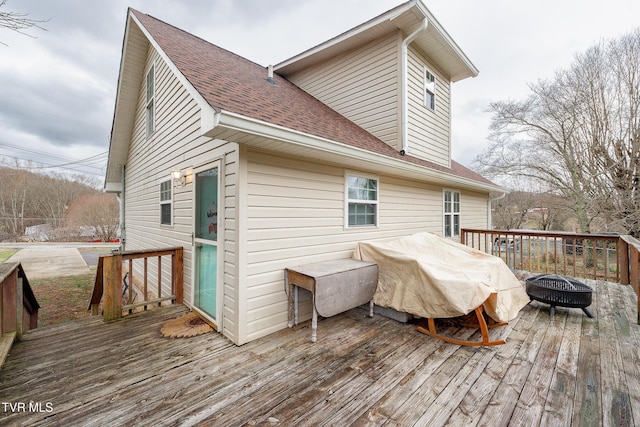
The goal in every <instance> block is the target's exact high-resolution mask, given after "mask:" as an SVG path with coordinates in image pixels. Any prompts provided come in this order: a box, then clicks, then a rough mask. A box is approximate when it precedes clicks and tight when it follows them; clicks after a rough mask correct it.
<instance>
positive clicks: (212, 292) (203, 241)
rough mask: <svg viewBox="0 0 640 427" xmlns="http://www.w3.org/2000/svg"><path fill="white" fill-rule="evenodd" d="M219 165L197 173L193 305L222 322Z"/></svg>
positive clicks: (216, 321) (216, 320) (213, 319)
mask: <svg viewBox="0 0 640 427" xmlns="http://www.w3.org/2000/svg"><path fill="white" fill-rule="evenodd" d="M218 189H219V177H218V167H214V168H211V169H207V170H203V171H201V172H196V174H195V185H194V192H195V212H194V213H195V224H194V228H195V230H194V248H193V249H194V251H193V254H194V261H195V262H194V268H195V271H194V273H195V274H194V284H193V305H194V307H195V308H196V309H198V311H201V312H202V313H203V314H204V315H206V316H207V317H208V318H210V320H212V321H213V322H214V323H215V324H216V325H219V323H218V206H219V200H218V197H219V196H218V194H219V191H218Z"/></svg>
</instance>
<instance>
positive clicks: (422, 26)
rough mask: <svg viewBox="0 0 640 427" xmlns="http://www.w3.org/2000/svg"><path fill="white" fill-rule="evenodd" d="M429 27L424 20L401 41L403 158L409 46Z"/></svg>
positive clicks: (406, 142) (404, 151) (406, 133)
mask: <svg viewBox="0 0 640 427" xmlns="http://www.w3.org/2000/svg"><path fill="white" fill-rule="evenodd" d="M428 26H429V20H428V19H427V18H424V19H423V20H422V24H420V27H418V29H417V30H415V31H414V32H413V33H411V34H409V35H408V36H407V37H406V38H405V39H404V40H403V41H402V65H401V67H402V69H401V70H400V74H401V79H402V83H401V84H402V87H401V88H400V93H401V97H402V100H401V104H402V113H401V114H402V150H400V154H402V155H403V156H404V155H405V154H407V151H408V150H409V119H408V117H409V106H408V104H409V95H408V93H407V92H408V86H409V85H408V80H409V78H408V76H407V73H408V68H409V66H408V57H409V44H410V43H411V42H412V41H414V40H415V39H416V37H418V35H419V34H420V33H421V32H423V31H424V30H426V29H427V27H428Z"/></svg>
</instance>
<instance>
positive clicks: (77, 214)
mask: <svg viewBox="0 0 640 427" xmlns="http://www.w3.org/2000/svg"><path fill="white" fill-rule="evenodd" d="M119 215H120V209H119V204H118V200H117V199H116V196H115V195H114V194H86V195H82V196H80V197H78V198H77V199H76V200H75V201H74V202H73V203H71V204H70V205H69V209H68V212H67V215H66V222H65V223H66V225H67V226H69V227H88V228H91V229H92V230H93V231H94V233H95V236H96V237H97V238H98V239H100V240H102V241H103V242H108V241H110V240H114V239H115V238H117V237H118V228H119V225H120V220H119Z"/></svg>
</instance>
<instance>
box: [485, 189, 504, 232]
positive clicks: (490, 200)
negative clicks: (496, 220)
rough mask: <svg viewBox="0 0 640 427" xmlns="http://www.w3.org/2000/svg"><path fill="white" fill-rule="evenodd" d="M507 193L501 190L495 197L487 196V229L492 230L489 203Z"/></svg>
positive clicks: (502, 197)
mask: <svg viewBox="0 0 640 427" xmlns="http://www.w3.org/2000/svg"><path fill="white" fill-rule="evenodd" d="M506 195H507V193H506V192H504V191H503V192H502V193H501V194H498V195H497V196H496V197H493V198H491V197H489V204H488V205H487V230H493V218H491V203H492V202H495V201H498V200H500V199H504V197H505V196H506Z"/></svg>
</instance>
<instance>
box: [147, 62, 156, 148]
mask: <svg viewBox="0 0 640 427" xmlns="http://www.w3.org/2000/svg"><path fill="white" fill-rule="evenodd" d="M155 68H156V67H155V65H151V68H150V69H149V71H148V72H147V137H149V136H151V134H152V133H153V131H154V130H155V128H156V118H155V99H156V87H155V86H156V82H155Z"/></svg>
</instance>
